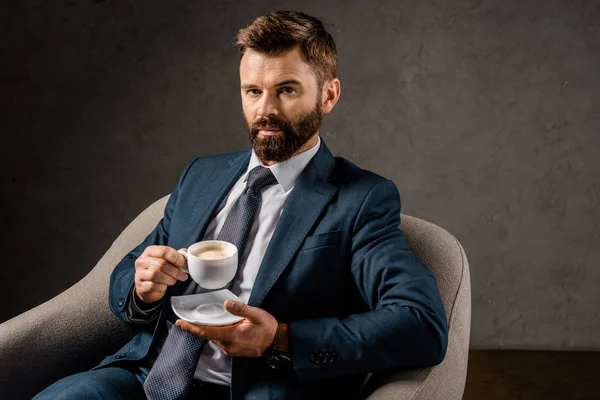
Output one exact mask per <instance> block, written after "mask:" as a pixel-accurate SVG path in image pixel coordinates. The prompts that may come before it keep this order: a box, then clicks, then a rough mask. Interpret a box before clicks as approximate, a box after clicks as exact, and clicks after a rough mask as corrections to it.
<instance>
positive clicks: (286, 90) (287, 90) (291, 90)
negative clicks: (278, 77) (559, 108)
mask: <svg viewBox="0 0 600 400" xmlns="http://www.w3.org/2000/svg"><path fill="white" fill-rule="evenodd" d="M281 91H282V92H283V93H287V94H289V93H294V89H293V88H291V87H289V86H284V87H282V88H281Z"/></svg>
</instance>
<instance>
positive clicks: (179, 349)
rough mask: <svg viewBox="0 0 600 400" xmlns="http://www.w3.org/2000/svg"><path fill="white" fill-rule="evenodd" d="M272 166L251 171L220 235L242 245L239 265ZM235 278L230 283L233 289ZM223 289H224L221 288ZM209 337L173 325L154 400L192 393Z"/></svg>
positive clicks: (151, 380)
mask: <svg viewBox="0 0 600 400" xmlns="http://www.w3.org/2000/svg"><path fill="white" fill-rule="evenodd" d="M276 182H277V180H276V179H275V176H274V175H273V173H272V172H271V170H270V169H268V168H265V167H262V166H258V167H255V168H253V169H252V170H251V171H250V172H249V173H248V180H247V182H246V188H245V189H244V191H243V192H242V194H241V195H240V197H239V198H238V199H237V201H236V202H235V204H234V205H233V207H232V208H231V211H229V215H227V219H226V220H225V223H224V225H223V228H222V229H221V232H220V233H219V236H218V237H217V239H218V240H223V241H226V242H230V243H233V244H234V245H236V246H237V248H238V273H239V272H240V268H239V265H240V264H241V263H242V261H243V259H244V257H243V256H244V251H245V249H246V244H247V243H248V236H249V235H250V230H251V229H252V225H253V223H254V219H255V218H256V212H257V211H258V209H259V208H260V201H261V195H260V192H261V189H262V188H264V187H265V186H269V185H272V184H274V183H276ZM234 280H235V278H234V279H232V280H231V281H230V282H229V283H228V284H227V285H226V286H225V288H226V289H231V287H232V286H233V281H234ZM196 286H197V287H196V289H195V291H194V293H206V292H211V291H213V290H208V289H204V288H202V287H200V286H198V285H196ZM217 290H221V289H217ZM205 342H206V341H205V340H204V339H201V338H199V337H198V336H196V335H194V334H192V333H189V332H186V331H184V330H182V329H181V328H179V327H178V326H177V325H173V327H172V328H171V330H170V331H169V335H168V336H167V339H166V340H165V343H164V345H163V348H162V350H161V352H160V354H159V355H158V358H157V359H156V362H155V363H154V365H153V366H152V369H151V370H150V373H149V374H148V377H147V378H146V381H145V382H144V391H145V392H146V396H147V397H148V399H150V400H167V399H181V398H183V396H184V395H185V394H186V393H187V392H188V390H189V388H190V385H191V382H192V379H193V377H194V372H195V371H196V366H197V364H198V359H199V358H200V354H201V353H202V349H203V348H204V344H205Z"/></svg>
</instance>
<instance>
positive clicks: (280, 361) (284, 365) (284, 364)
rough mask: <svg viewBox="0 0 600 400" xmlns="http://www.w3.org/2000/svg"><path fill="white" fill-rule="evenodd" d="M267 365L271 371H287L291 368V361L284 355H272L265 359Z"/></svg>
mask: <svg viewBox="0 0 600 400" xmlns="http://www.w3.org/2000/svg"><path fill="white" fill-rule="evenodd" d="M266 361H267V365H268V366H269V367H271V368H273V369H288V368H291V367H292V359H291V358H290V357H288V356H286V355H284V354H273V355H272V356H270V357H267V360H266Z"/></svg>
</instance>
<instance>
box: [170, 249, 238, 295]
mask: <svg viewBox="0 0 600 400" xmlns="http://www.w3.org/2000/svg"><path fill="white" fill-rule="evenodd" d="M178 251H179V253H180V254H182V255H183V256H184V257H185V258H186V259H187V268H182V270H183V271H184V272H186V273H188V274H190V275H191V276H192V279H193V280H194V281H195V282H196V283H197V284H198V285H200V286H202V287H203V288H205V289H220V288H222V287H224V286H225V285H227V284H228V283H229V282H230V281H231V280H232V279H233V278H234V277H235V274H236V272H237V266H238V249H237V247H236V246H235V245H234V244H232V243H229V242H224V241H222V240H204V241H202V242H198V243H194V244H193V245H191V246H190V247H188V249H187V251H185V250H178Z"/></svg>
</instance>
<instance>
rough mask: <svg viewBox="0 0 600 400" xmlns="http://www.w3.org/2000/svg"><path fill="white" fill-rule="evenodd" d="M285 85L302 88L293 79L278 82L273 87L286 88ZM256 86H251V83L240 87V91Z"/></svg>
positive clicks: (300, 84)
mask: <svg viewBox="0 0 600 400" xmlns="http://www.w3.org/2000/svg"><path fill="white" fill-rule="evenodd" d="M286 85H298V86H302V83H300V82H299V81H297V80H295V79H288V80H287V81H282V82H279V83H278V84H276V85H275V86H276V87H278V86H286ZM257 87H258V86H256V85H253V84H251V83H246V84H243V85H242V89H254V88H257Z"/></svg>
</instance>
